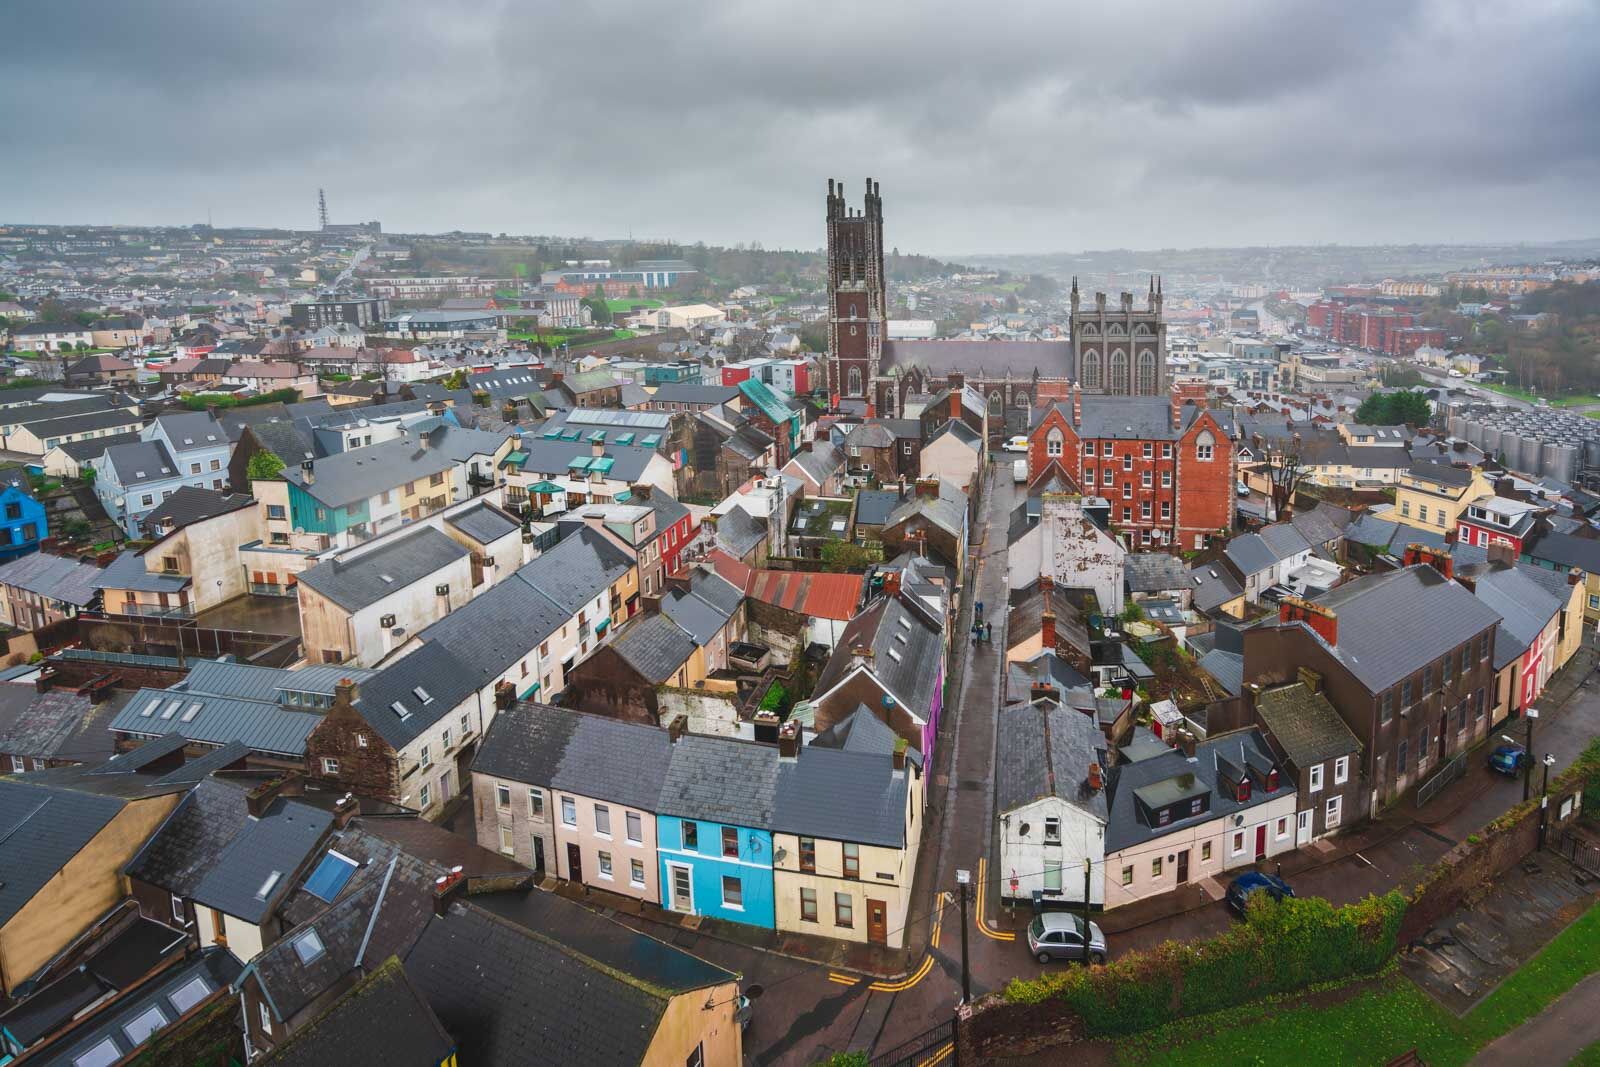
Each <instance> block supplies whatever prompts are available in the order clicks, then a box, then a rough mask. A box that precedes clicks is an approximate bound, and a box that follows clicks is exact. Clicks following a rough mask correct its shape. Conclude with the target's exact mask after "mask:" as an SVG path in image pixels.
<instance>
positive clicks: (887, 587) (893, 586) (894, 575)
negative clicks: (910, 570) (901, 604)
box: [883, 571, 900, 596]
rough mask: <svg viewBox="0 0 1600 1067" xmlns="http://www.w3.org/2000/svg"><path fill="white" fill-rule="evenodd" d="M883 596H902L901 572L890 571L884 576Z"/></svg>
mask: <svg viewBox="0 0 1600 1067" xmlns="http://www.w3.org/2000/svg"><path fill="white" fill-rule="evenodd" d="M883 595H884V596H899V595H900V572H899V571H889V572H887V573H886V574H884V576H883Z"/></svg>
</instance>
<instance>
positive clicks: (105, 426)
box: [26, 409, 144, 441]
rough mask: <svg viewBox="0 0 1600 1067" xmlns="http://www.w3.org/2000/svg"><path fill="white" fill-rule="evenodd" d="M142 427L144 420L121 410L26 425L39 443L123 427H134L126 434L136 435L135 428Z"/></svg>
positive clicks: (86, 413) (87, 412)
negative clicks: (91, 431)
mask: <svg viewBox="0 0 1600 1067" xmlns="http://www.w3.org/2000/svg"><path fill="white" fill-rule="evenodd" d="M142 425H144V419H143V418H142V417H141V416H139V415H135V414H133V413H132V412H128V411H123V410H121V409H116V410H112V411H86V412H83V413H82V414H80V415H67V416H64V417H62V418H56V419H46V420H40V421H38V422H30V423H27V424H26V426H27V429H28V432H29V433H31V434H33V435H34V436H35V437H37V438H39V439H40V440H41V441H43V440H47V439H49V438H52V437H66V436H69V435H71V434H75V433H87V432H88V431H90V430H109V429H114V428H119V427H124V426H132V427H134V430H131V431H128V432H130V433H134V434H135V435H137V428H138V427H140V426H142Z"/></svg>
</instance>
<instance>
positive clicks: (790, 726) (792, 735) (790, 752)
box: [778, 722, 800, 759]
mask: <svg viewBox="0 0 1600 1067" xmlns="http://www.w3.org/2000/svg"><path fill="white" fill-rule="evenodd" d="M799 755H800V724H799V723H797V722H786V723H784V724H783V725H782V726H780V727H778V758H779V759H795V758H797V757H798V756H799Z"/></svg>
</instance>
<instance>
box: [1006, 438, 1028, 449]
mask: <svg viewBox="0 0 1600 1067" xmlns="http://www.w3.org/2000/svg"><path fill="white" fill-rule="evenodd" d="M1000 450H1001V451H1002V452H1026V451H1027V450H1028V439H1027V438H1026V437H1022V436H1017V437H1008V438H1006V443H1005V444H1003V445H1001V446H1000Z"/></svg>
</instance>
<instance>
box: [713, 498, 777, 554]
mask: <svg viewBox="0 0 1600 1067" xmlns="http://www.w3.org/2000/svg"><path fill="white" fill-rule="evenodd" d="M766 539H767V523H766V520H765V519H757V518H755V517H754V516H752V515H751V514H750V513H749V512H747V511H745V510H744V509H743V508H733V509H732V510H730V511H729V512H728V513H727V514H726V515H721V516H718V518H717V544H719V545H721V546H722V547H723V548H725V549H727V550H728V552H729V554H730V555H732V556H734V557H735V558H738V559H743V558H744V557H745V556H746V555H748V554H749V553H751V552H753V551H755V549H756V548H757V547H758V546H759V545H761V544H763V543H764V542H765V541H766Z"/></svg>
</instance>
